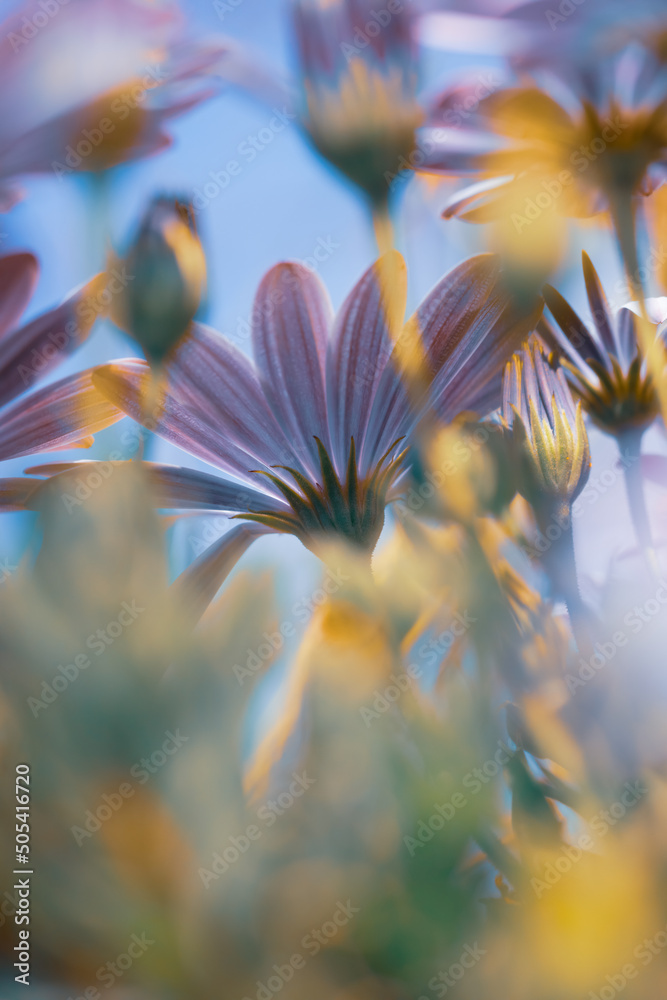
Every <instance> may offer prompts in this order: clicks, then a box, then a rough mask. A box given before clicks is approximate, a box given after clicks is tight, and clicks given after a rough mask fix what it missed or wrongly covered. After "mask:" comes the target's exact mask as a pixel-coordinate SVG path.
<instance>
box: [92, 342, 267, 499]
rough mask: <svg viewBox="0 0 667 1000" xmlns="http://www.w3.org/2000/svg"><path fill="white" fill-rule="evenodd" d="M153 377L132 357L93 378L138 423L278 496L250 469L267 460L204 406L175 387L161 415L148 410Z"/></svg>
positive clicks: (163, 403)
mask: <svg viewBox="0 0 667 1000" xmlns="http://www.w3.org/2000/svg"><path fill="white" fill-rule="evenodd" d="M172 371H173V368H172ZM150 378H151V375H150V369H149V367H148V365H147V364H146V362H145V361H140V360H139V359H137V358H128V359H124V360H120V361H115V362H113V363H111V364H108V365H103V366H102V367H100V368H97V369H96V370H95V373H94V376H93V381H94V382H95V385H96V386H97V387H98V388H99V390H100V392H102V393H103V395H104V396H105V397H106V398H107V399H110V400H111V401H112V402H113V403H114V404H115V405H116V406H118V408H119V409H121V410H122V411H123V412H124V413H127V414H128V416H130V417H132V419H133V420H136V421H137V423H140V424H142V425H143V426H144V427H148V429H149V430H152V431H155V433H156V434H159V435H160V436H161V437H163V438H165V439H166V440H167V441H172V442H173V443H174V444H176V445H178V447H179V448H183V449H184V450H185V451H187V452H189V453H190V454H191V455H195V456H196V457H197V458H200V459H202V460H203V461H204V462H208V463H209V464H210V465H213V466H215V468H217V469H226V470H227V471H228V472H231V473H232V475H235V476H238V477H239V479H242V480H243V481H244V482H247V483H251V484H253V485H254V486H256V485H257V484H258V483H259V482H261V484H262V489H266V490H267V492H270V493H271V494H272V495H275V494H274V491H273V488H272V487H271V486H270V484H269V483H268V482H266V485H265V479H264V477H260V476H255V475H253V474H252V473H250V471H249V470H250V469H253V468H257V467H262V464H263V463H261V462H257V461H256V460H255V459H254V458H253V457H252V456H251V455H249V454H248V453H247V452H246V451H244V450H242V449H241V448H238V447H237V446H236V445H234V444H233V443H232V442H231V441H230V440H229V435H228V434H226V433H225V432H226V428H225V427H224V425H221V424H220V419H219V422H218V426H217V427H216V426H215V424H214V423H213V422H212V419H211V417H210V415H208V414H205V415H204V416H202V407H201V406H200V407H199V408H198V409H196V408H195V407H193V406H191V405H189V404H188V403H185V402H181V401H180V400H179V399H178V398H177V396H176V394H175V392H172V387H170V388H169V389H168V390H167V392H166V393H165V394H164V395H163V396H162V398H161V403H160V410H159V417H158V418H157V419H156V416H155V414H151V413H150V412H147V410H146V403H145V401H146V400H147V399H148V398H149V386H150ZM262 471H264V472H268V471H269V470H268V467H267V466H264V467H263V468H262Z"/></svg>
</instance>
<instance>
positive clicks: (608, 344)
mask: <svg viewBox="0 0 667 1000" xmlns="http://www.w3.org/2000/svg"><path fill="white" fill-rule="evenodd" d="M582 259H583V271H584V279H585V282H586V292H587V297H588V304H589V307H590V311H591V316H592V319H593V327H592V328H591V329H589V328H588V327H587V326H586V324H585V323H584V322H583V320H582V319H581V318H580V317H579V315H578V314H577V313H576V312H575V310H574V309H573V308H572V306H570V304H569V303H568V302H567V301H566V300H565V299H564V298H563V296H562V295H561V294H560V293H559V292H557V291H556V289H555V288H552V287H551V286H550V285H546V286H545V288H544V298H545V301H546V304H547V306H548V307H549V309H550V311H551V313H552V315H553V317H554V319H555V320H556V323H557V324H558V326H557V327H553V326H552V325H551V324H550V323H548V322H547V320H546V319H544V318H542V319H541V320H540V322H539V324H538V329H539V331H540V334H541V336H542V337H543V339H544V340H545V341H546V342H547V343H548V344H549V346H550V347H551V348H552V349H553V350H555V351H556V353H557V355H558V356H559V357H560V358H561V364H562V365H563V366H564V368H565V371H566V374H567V378H568V381H569V382H570V385H571V387H572V391H573V392H574V393H575V395H576V397H577V398H578V399H580V400H581V401H582V403H583V406H584V409H585V410H586V412H587V413H588V415H589V416H590V418H591V420H592V421H593V422H594V423H595V424H596V425H597V426H598V427H599V428H600V429H601V430H603V431H605V432H606V433H608V434H613V435H614V436H615V437H617V438H618V439H619V440H623V439H627V438H631V439H634V443H636V441H637V440H638V439H639V438H641V435H642V434H643V432H644V431H645V430H646V428H647V427H648V426H649V425H650V424H651V423H653V421H654V420H655V419H656V417H658V416H659V414H660V400H659V398H658V393H657V391H656V388H655V384H654V382H653V378H652V376H651V375H650V373H649V372H648V368H647V364H646V359H645V358H644V357H642V353H641V351H640V347H639V343H638V334H637V326H638V323H639V319H638V315H637V313H638V312H639V310H638V307H637V306H636V305H635V306H633V305H625V306H622V307H621V308H620V309H619V310H617V312H616V313H615V314H614V313H613V311H612V309H611V308H610V306H609V303H608V301H607V297H606V295H605V293H604V289H603V287H602V283H601V281H600V278H599V277H598V273H597V271H596V270H595V268H594V267H593V264H592V262H591V260H590V258H589V256H588V254H586V253H585V252H584V253H583V254H582ZM646 310H647V315H648V318H649V320H650V321H652V323H653V324H654V332H655V336H656V337H660V338H661V339H662V340H664V337H665V327H664V323H665V320H666V319H667V299H665V298H652V299H647V300H646Z"/></svg>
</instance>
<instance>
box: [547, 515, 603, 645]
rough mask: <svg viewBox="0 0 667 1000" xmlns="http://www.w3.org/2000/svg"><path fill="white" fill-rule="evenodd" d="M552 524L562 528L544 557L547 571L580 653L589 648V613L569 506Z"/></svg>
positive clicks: (552, 520)
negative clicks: (563, 607) (581, 591)
mask: <svg viewBox="0 0 667 1000" xmlns="http://www.w3.org/2000/svg"><path fill="white" fill-rule="evenodd" d="M550 523H555V524H559V525H561V526H562V531H561V534H560V535H559V536H558V538H557V539H556V540H555V541H554V542H553V544H552V546H551V548H549V549H548V550H547V551H546V552H545V554H544V568H545V569H546V571H547V573H548V575H549V578H550V580H551V583H552V586H553V590H554V595H555V596H556V597H559V598H560V599H561V600H563V601H565V605H566V607H567V610H568V614H569V616H570V624H571V626H572V632H573V633H574V637H575V639H576V641H577V645H578V646H579V649H580V651H581V652H584V651H585V650H586V649H587V648H588V647H589V646H590V645H591V640H590V636H589V632H590V612H589V610H588V608H587V607H586V605H585V603H584V601H583V599H582V597H581V593H580V591H579V581H578V578H577V561H576V557H575V553H574V532H573V530H572V515H571V511H570V506H569V504H565V505H564V509H563V510H561V511H558V512H556V514H555V516H554V517H552V518H551V520H550Z"/></svg>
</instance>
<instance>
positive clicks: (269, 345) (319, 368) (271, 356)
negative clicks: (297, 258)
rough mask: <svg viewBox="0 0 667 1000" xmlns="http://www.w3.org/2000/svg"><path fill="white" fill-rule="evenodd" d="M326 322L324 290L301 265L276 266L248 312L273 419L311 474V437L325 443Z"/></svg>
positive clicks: (313, 466) (313, 454) (313, 457)
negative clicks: (251, 319) (277, 422)
mask: <svg viewBox="0 0 667 1000" xmlns="http://www.w3.org/2000/svg"><path fill="white" fill-rule="evenodd" d="M330 321H331V306H330V303H329V299H328V296H327V293H326V290H325V288H324V286H323V285H322V283H321V282H320V280H319V279H318V278H317V277H316V276H315V275H314V274H313V273H312V272H311V271H309V270H308V269H307V268H305V267H303V265H301V264H289V263H288V264H278V265H276V267H273V268H272V269H271V270H270V271H269V272H268V274H266V275H265V277H264V278H263V280H262V282H261V284H260V286H259V289H258V291H257V295H256V297H255V304H254V309H253V328H252V337H253V350H254V354H255V361H256V363H257V368H258V370H259V374H260V379H261V384H262V388H263V390H264V395H265V396H266V399H267V400H268V403H269V405H270V407H271V409H272V410H273V413H274V415H275V416H276V418H277V420H278V421H279V423H280V426H281V427H283V428H284V429H285V430H287V431H288V433H289V437H290V440H291V441H293V442H294V444H295V448H296V449H298V453H299V454H301V455H302V457H303V459H304V461H305V462H307V463H308V465H309V468H310V471H311V473H315V474H316V473H317V470H318V467H319V463H318V458H317V447H316V444H315V440H314V438H315V436H317V437H319V438H320V440H321V441H322V442H323V443H324V445H325V446H326V447H328V444H329V429H328V422H327V407H326V394H325V382H324V371H325V364H326V352H327V339H328V329H329V325H330Z"/></svg>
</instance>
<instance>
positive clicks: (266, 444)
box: [167, 323, 301, 470]
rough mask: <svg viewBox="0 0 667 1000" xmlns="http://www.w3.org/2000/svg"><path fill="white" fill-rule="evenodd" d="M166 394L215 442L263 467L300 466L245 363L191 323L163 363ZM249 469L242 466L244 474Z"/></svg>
mask: <svg viewBox="0 0 667 1000" xmlns="http://www.w3.org/2000/svg"><path fill="white" fill-rule="evenodd" d="M167 373H168V376H169V380H170V390H172V391H173V393H174V396H175V399H176V400H177V401H182V402H183V403H185V404H187V406H188V408H189V410H190V411H191V412H192V413H193V415H194V416H195V417H196V418H197V419H198V420H200V421H201V422H202V423H204V424H208V425H210V426H211V427H212V428H214V429H215V430H216V431H217V434H218V436H219V437H223V438H224V440H226V441H229V442H231V444H232V445H234V446H236V448H238V449H241V451H243V452H246V453H247V454H248V455H251V456H254V458H255V459H256V460H258V461H259V462H260V463H264V464H265V465H266V466H270V465H275V464H278V463H284V464H294V463H295V462H297V464H299V465H300V464H301V463H299V462H298V459H297V456H296V455H295V452H294V449H293V448H292V446H291V444H290V443H289V442H288V439H287V437H286V436H285V434H284V433H283V431H282V429H281V427H280V426H279V424H278V422H277V421H276V419H275V417H274V416H273V413H272V412H271V410H270V408H269V405H268V403H267V401H266V398H265V396H264V393H263V391H262V387H261V385H260V383H259V379H258V377H257V373H256V372H255V370H254V368H253V366H252V364H251V363H250V361H249V360H248V358H247V357H246V356H245V354H243V353H242V352H241V351H239V350H238V348H236V347H234V345H233V344H230V343H229V341H228V340H226V339H225V338H224V337H222V336H221V335H220V334H219V333H217V332H216V331H215V330H212V329H210V328H208V327H204V326H202V325H201V324H198V323H196V324H193V328H192V331H191V333H190V334H189V335H188V336H187V337H186V338H185V339H184V340H183V341H182V342H181V344H180V345H179V347H178V348H177V350H176V351H175V352H174V355H173V357H172V358H171V359H170V361H169V362H168V364H167ZM247 468H248V465H247V463H246V470H247Z"/></svg>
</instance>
